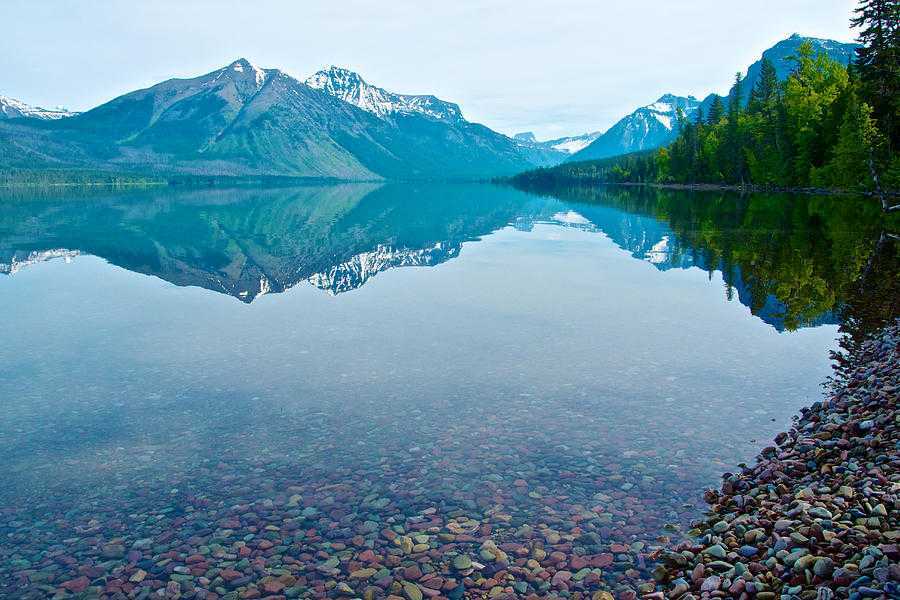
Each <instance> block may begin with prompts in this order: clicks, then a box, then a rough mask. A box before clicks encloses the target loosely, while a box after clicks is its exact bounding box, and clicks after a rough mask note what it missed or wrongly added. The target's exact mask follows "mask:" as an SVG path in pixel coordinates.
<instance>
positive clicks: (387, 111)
mask: <svg viewBox="0 0 900 600" xmlns="http://www.w3.org/2000/svg"><path fill="white" fill-rule="evenodd" d="M305 83H306V85H308V86H309V87H311V88H314V89H317V90H322V91H323V92H325V93H327V94H330V95H332V96H334V97H336V98H340V99H341V100H343V101H345V102H349V103H350V104H353V105H355V106H357V107H359V108H361V109H363V110H364V111H367V112H370V113H372V114H374V115H376V116H378V117H381V118H382V119H386V118H388V117H391V116H393V115H396V114H418V115H424V116H426V117H429V118H432V119H439V120H442V121H450V122H455V121H462V120H463V116H462V111H461V110H460V108H459V106H458V105H456V104H454V103H452V102H446V101H444V100H441V99H440V98H437V97H435V96H432V95H430V94H425V95H415V94H396V93H394V92H389V91H388V90H385V89H383V88H380V87H378V86H375V85H371V84H369V83H367V82H366V81H365V80H364V79H363V78H362V77H360V76H359V74H358V73H354V72H353V71H350V70H348V69H344V68H341V67H335V66H332V67H328V68H327V69H323V70H321V71H319V72H317V73H315V74H314V75H311V76H310V77H309V78H308V79H307V80H306V82H305Z"/></svg>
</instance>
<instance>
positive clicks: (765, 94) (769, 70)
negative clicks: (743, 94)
mask: <svg viewBox="0 0 900 600" xmlns="http://www.w3.org/2000/svg"><path fill="white" fill-rule="evenodd" d="M777 92H778V74H777V73H776V72H775V65H773V64H772V61H770V60H769V59H768V58H763V59H762V64H761V65H760V70H759V79H758V80H757V81H756V85H754V86H753V89H752V90H751V91H750V103H749V104H748V106H747V111H748V112H750V113H756V112H762V111H763V110H764V108H765V107H766V106H767V105H768V104H769V103H770V102H771V100H772V98H773V97H774V96H775V94H776V93H777Z"/></svg>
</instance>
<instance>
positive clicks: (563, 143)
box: [513, 131, 600, 154]
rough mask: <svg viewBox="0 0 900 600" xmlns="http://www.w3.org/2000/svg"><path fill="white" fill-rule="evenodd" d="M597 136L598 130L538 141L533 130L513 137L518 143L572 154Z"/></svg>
mask: <svg viewBox="0 0 900 600" xmlns="http://www.w3.org/2000/svg"><path fill="white" fill-rule="evenodd" d="M598 137H600V132H599V131H594V132H591V133H584V134H582V135H570V136H566V137H561V138H556V139H552V140H547V141H544V142H539V141H538V140H537V138H536V137H535V135H534V133H533V132H531V131H525V132H523V133H517V134H515V135H514V136H513V139H514V140H516V142H518V143H519V144H520V145H525V146H537V147H540V148H546V149H549V150H555V151H556V152H562V153H564V154H574V153H576V152H578V151H579V150H581V149H582V148H585V147H586V146H588V145H590V143H591V142H593V141H594V140H596V139H597V138H598Z"/></svg>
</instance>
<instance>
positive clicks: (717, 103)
mask: <svg viewBox="0 0 900 600" xmlns="http://www.w3.org/2000/svg"><path fill="white" fill-rule="evenodd" d="M724 115H725V106H724V105H723V104H722V97H721V96H719V95H718V94H716V95H715V97H713V101H712V104H710V105H709V115H707V117H706V122H707V123H708V124H710V125H716V124H717V123H718V122H719V121H721V120H722V117H723V116H724Z"/></svg>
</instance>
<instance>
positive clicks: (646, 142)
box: [567, 33, 859, 162]
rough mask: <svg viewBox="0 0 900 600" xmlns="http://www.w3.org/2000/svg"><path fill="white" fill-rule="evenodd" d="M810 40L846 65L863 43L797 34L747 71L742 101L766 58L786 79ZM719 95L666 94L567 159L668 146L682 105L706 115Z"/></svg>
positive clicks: (688, 114)
mask: <svg viewBox="0 0 900 600" xmlns="http://www.w3.org/2000/svg"><path fill="white" fill-rule="evenodd" d="M806 41H808V42H810V43H811V44H812V45H813V48H814V50H815V51H817V52H824V53H826V54H827V55H828V56H829V57H831V58H832V59H834V60H836V61H838V62H841V63H843V64H847V63H848V62H849V61H850V60H852V57H853V56H854V54H855V51H856V48H858V47H859V44H855V43H844V42H837V41H835V40H827V39H820V38H813V37H805V36H801V35H799V34H797V33H795V34H793V35H791V36H790V37H788V38H787V39H784V40H781V41H779V42H778V43H776V44H775V45H774V46H772V47H771V48H769V49H767V50H765V51H764V52H763V53H762V57H760V59H759V60H757V61H756V62H754V63H753V64H752V65H750V66H749V67H748V68H747V69H746V71H744V73H746V75H745V77H744V80H743V84H742V87H741V101H742V102H743V103H744V104H746V103H747V101H748V100H749V97H750V91H751V90H752V89H753V86H754V85H755V84H756V82H757V80H758V79H759V72H760V68H761V65H762V60H763V58H767V59H769V60H770V61H772V64H773V65H774V66H775V72H776V74H777V76H778V79H779V80H784V79H786V78H787V77H788V76H789V75H790V73H791V72H792V70H793V68H794V63H793V61H791V60H790V57H791V56H794V55H795V54H796V53H797V51H798V50H799V48H800V45H801V44H802V43H803V42H806ZM733 93H734V90H730V91H729V94H728V95H726V96H724V97H722V96H719V97H720V98H722V99H723V100H724V101H726V103H727V99H728V98H729V97H730V96H731V94H733ZM717 96H718V95H717V94H709V95H707V96H706V97H704V98H703V100H702V102H700V101H697V99H696V98H694V97H693V96H676V95H673V94H665V95H663V96H662V97H661V98H659V100H657V101H656V102H654V103H653V104H649V105H647V106H643V107H640V108H638V109H637V110H635V111H634V112H632V113H631V114H629V115H627V116H625V117H623V118H622V119H621V120H619V121H618V122H617V123H616V124H615V125H613V126H612V127H610V128H609V130H607V131H606V132H605V133H603V135H601V136H599V137H598V138H597V139H596V140H594V141H593V142H592V143H591V144H590V145H588V146H587V147H585V148H584V149H583V150H581V151H579V152H576V153H575V154H573V155H572V156H570V157H569V158H568V159H567V162H578V161H583V160H597V159H602V158H609V157H613V156H619V155H622V154H629V153H632V152H639V151H641V150H651V149H654V148H659V147H662V146H665V145H668V144H669V143H671V142H672V141H674V140H675V138H676V137H677V136H678V128H677V126H676V124H675V114H676V109H678V108H680V109H681V110H682V111H683V112H684V115H685V116H686V117H688V118H690V117H693V116H694V113H695V112H696V110H697V109H698V108H701V109H702V110H703V114H708V112H709V107H710V105H711V104H712V103H713V101H714V100H715V98H716V97H717ZM654 121H656V122H654Z"/></svg>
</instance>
